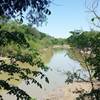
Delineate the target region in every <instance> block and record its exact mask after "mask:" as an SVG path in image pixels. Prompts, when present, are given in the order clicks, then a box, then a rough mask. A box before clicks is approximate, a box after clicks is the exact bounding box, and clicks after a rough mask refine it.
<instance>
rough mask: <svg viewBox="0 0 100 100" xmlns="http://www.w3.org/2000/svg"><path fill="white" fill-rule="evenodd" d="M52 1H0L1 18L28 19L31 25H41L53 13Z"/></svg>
mask: <svg viewBox="0 0 100 100" xmlns="http://www.w3.org/2000/svg"><path fill="white" fill-rule="evenodd" d="M50 3H51V0H0V16H7V17H8V18H18V19H20V21H23V19H24V18H26V19H27V21H28V22H30V23H31V24H36V25H40V24H42V23H43V22H44V21H46V19H47V15H50V14H51V12H50V10H49V9H48V8H49V5H50Z"/></svg>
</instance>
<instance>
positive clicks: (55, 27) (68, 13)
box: [38, 0, 89, 38]
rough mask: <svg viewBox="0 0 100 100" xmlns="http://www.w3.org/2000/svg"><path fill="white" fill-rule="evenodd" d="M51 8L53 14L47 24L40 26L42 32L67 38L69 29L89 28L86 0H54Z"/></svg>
mask: <svg viewBox="0 0 100 100" xmlns="http://www.w3.org/2000/svg"><path fill="white" fill-rule="evenodd" d="M50 10H51V12H52V14H51V15H50V16H48V23H47V25H43V26H42V27H38V29H39V30H40V31H42V32H45V33H47V34H49V35H51V36H54V37H64V38H65V37H68V36H69V35H70V34H69V31H73V30H76V29H83V30H88V29H89V23H88V14H87V12H86V8H85V3H84V0H53V3H51V6H50Z"/></svg>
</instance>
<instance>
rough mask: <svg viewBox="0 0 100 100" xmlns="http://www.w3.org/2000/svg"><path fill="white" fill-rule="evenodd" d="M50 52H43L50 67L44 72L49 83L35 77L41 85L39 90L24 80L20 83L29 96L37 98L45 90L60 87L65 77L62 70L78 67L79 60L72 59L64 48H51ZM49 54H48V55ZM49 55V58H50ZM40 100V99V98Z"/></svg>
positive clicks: (45, 91)
mask: <svg viewBox="0 0 100 100" xmlns="http://www.w3.org/2000/svg"><path fill="white" fill-rule="evenodd" d="M46 53H50V51H49V52H45V55H44V58H45V59H48V60H47V61H48V64H47V62H45V63H46V65H47V66H48V67H49V68H50V70H49V71H48V72H46V73H45V72H44V73H45V74H46V76H47V77H48V78H49V81H50V84H47V83H45V81H44V80H40V79H38V78H37V80H38V81H40V83H42V85H43V89H42V90H41V89H40V88H39V87H37V86H36V85H34V84H31V85H30V86H27V85H26V84H25V83H24V82H23V83H22V84H21V85H20V87H21V88H22V89H24V90H25V91H27V93H28V94H30V95H31V96H34V97H35V98H38V100H39V99H40V98H41V97H42V96H43V95H44V94H46V93H47V92H49V91H51V90H53V89H55V88H57V87H60V86H62V85H64V84H65V78H66V76H64V74H63V72H65V71H69V70H70V71H73V70H77V69H80V68H81V67H80V64H79V62H77V61H75V60H73V59H72V58H70V57H69V56H68V55H67V51H66V50H65V49H63V50H62V49H53V50H52V51H51V54H46ZM48 55H49V56H48ZM50 57H51V58H50ZM40 100H41V99H40Z"/></svg>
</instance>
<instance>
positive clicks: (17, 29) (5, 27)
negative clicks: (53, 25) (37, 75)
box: [0, 21, 66, 54]
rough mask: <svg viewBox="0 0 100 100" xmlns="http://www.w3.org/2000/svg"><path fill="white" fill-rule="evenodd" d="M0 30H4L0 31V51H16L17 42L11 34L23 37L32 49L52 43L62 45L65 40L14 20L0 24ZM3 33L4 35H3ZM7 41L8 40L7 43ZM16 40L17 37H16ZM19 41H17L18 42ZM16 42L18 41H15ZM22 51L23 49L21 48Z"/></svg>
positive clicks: (48, 45)
mask: <svg viewBox="0 0 100 100" xmlns="http://www.w3.org/2000/svg"><path fill="white" fill-rule="evenodd" d="M0 27H1V28H0V31H4V32H3V33H2V32H0V42H1V43H0V44H1V45H2V44H3V43H4V45H5V46H4V45H3V46H0V48H1V51H0V53H1V54H2V53H4V54H5V53H6V52H12V51H13V52H16V51H18V50H19V48H21V47H18V46H17V44H16V43H15V40H14V37H11V36H12V35H13V36H14V35H16V37H17V38H18V39H20V41H21V40H23V39H22V38H23V37H25V40H26V42H28V44H29V45H30V46H31V47H32V48H33V49H42V48H47V47H50V46H53V45H63V44H64V43H65V42H66V41H65V40H64V39H56V38H54V37H52V36H49V35H47V34H45V33H42V32H40V31H38V30H37V29H36V28H33V27H31V26H28V25H25V24H20V23H17V22H14V21H10V22H8V23H6V24H2V25H0ZM4 35H5V36H4ZM3 37H5V38H3ZM7 41H10V42H9V43H8V42H7ZM16 41H17V39H16ZM20 41H19V43H20ZM17 42H18V41H17ZM23 51H24V50H23Z"/></svg>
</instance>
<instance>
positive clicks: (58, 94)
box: [41, 82, 100, 100]
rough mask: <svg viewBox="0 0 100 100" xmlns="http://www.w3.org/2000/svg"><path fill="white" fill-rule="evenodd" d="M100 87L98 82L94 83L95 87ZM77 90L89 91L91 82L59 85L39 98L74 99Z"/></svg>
mask: <svg viewBox="0 0 100 100" xmlns="http://www.w3.org/2000/svg"><path fill="white" fill-rule="evenodd" d="M98 86H99V87H100V82H99V83H95V88H97V87H98ZM76 90H77V91H81V90H82V91H84V90H85V91H87V92H88V91H90V90H91V84H90V83H88V82H80V83H77V82H74V83H72V84H69V85H65V86H63V87H59V88H57V89H56V90H52V91H51V92H50V93H47V94H46V95H45V96H43V97H42V98H41V100H75V98H76V97H78V96H79V93H76Z"/></svg>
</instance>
